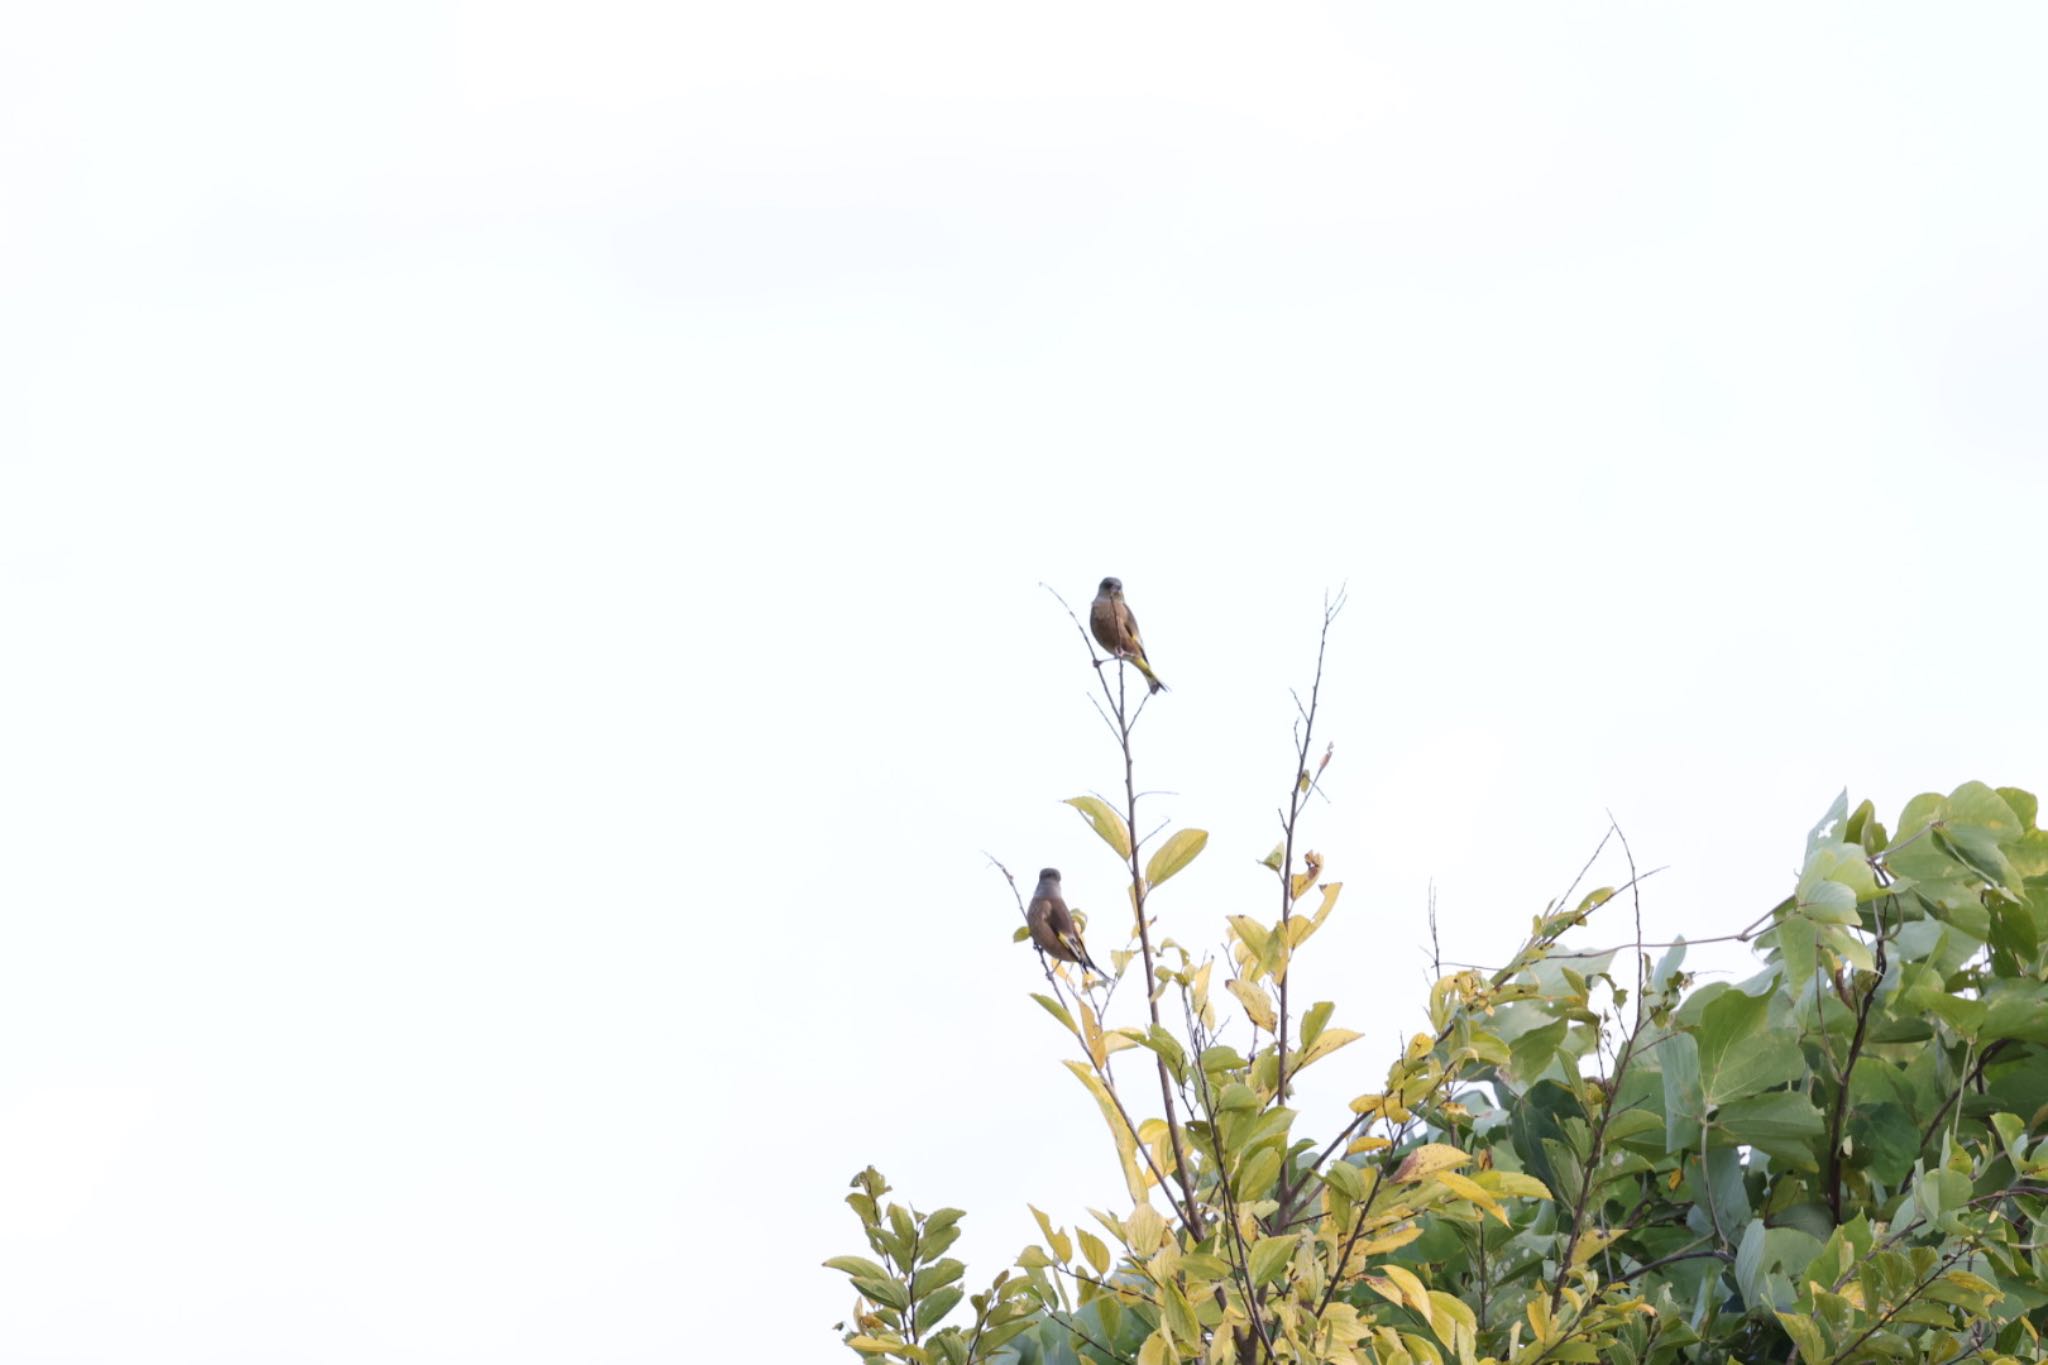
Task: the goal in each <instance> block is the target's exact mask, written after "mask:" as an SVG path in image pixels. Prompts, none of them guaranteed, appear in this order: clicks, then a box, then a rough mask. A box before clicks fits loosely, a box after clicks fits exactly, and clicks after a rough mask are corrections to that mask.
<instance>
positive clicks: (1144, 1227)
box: [1124, 1204, 1166, 1256]
mask: <svg viewBox="0 0 2048 1365" xmlns="http://www.w3.org/2000/svg"><path fill="white" fill-rule="evenodd" d="M1124 1232H1125V1234H1126V1235H1127V1236H1128V1237H1129V1238H1130V1248H1131V1250H1132V1251H1134V1252H1136V1253H1137V1254H1138V1255H1140V1256H1150V1255H1151V1254H1152V1253H1153V1252H1155V1251H1157V1250H1159V1244H1160V1243H1161V1242H1163V1241H1165V1240H1166V1220H1165V1219H1164V1218H1161V1217H1160V1216H1159V1210H1158V1209H1155V1208H1153V1207H1152V1206H1151V1205H1150V1204H1140V1205H1138V1207H1136V1208H1134V1209H1132V1210H1131V1216H1130V1217H1129V1218H1126V1219H1125V1220H1124Z"/></svg>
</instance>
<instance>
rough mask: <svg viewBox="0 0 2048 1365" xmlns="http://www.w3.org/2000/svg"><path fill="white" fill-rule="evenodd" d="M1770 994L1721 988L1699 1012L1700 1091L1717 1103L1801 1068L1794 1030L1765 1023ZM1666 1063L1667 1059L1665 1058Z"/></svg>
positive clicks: (1712, 1103)
mask: <svg viewBox="0 0 2048 1365" xmlns="http://www.w3.org/2000/svg"><path fill="white" fill-rule="evenodd" d="M1770 1008H1771V997H1769V996H1768V995H1744V994H1743V993H1742V992H1741V991H1736V990H1731V991H1726V992H1723V993H1722V994H1721V995H1720V996H1718V997H1716V998H1715V1000H1714V1002H1713V1003H1712V1004H1710V1005H1708V1006H1707V1008H1706V1012H1705V1013H1704V1014H1703V1015H1702V1016H1701V1018H1700V1027H1699V1051H1700V1095H1701V1098H1702V1099H1703V1100H1704V1101H1705V1102H1706V1103H1707V1104H1708V1105H1709V1106H1715V1105H1722V1104H1726V1103H1728V1101H1730V1100H1733V1099H1739V1098H1741V1097H1742V1096H1744V1095H1752V1094H1755V1093H1756V1092H1757V1091H1759V1090H1763V1089H1765V1088H1767V1087H1769V1086H1773V1085H1782V1084H1784V1083H1786V1082H1787V1081H1794V1080H1798V1079H1799V1078H1801V1077H1802V1076H1804V1075H1805V1074H1806V1061H1805V1058H1804V1057H1803V1056H1801V1054H1800V1051H1799V1035H1798V1034H1797V1033H1796V1032H1794V1031H1793V1030H1792V1029H1790V1028H1775V1029H1772V1028H1766V1027H1765V1018H1766V1016H1767V1015H1768V1014H1769V1013H1770ZM1666 1064H1667V1065H1668V1064H1669V1063H1668V1060H1667V1063H1666Z"/></svg>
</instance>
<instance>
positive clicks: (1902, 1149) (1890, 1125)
mask: <svg viewBox="0 0 2048 1365" xmlns="http://www.w3.org/2000/svg"><path fill="white" fill-rule="evenodd" d="M1848 1133H1849V1140H1850V1143H1851V1147H1852V1151H1851V1155H1850V1158H1849V1163H1848V1164H1849V1165H1850V1167H1852V1168H1855V1169H1862V1170H1868V1171H1869V1172H1870V1174H1871V1177H1872V1178H1873V1179H1876V1180H1879V1181H1882V1182H1883V1183H1884V1184H1886V1185H1888V1186H1891V1187H1893V1188H1897V1186H1898V1185H1899V1184H1900V1182H1902V1181H1903V1180H1905V1178H1906V1177H1907V1176H1908V1175H1910V1174H1912V1171H1913V1159H1914V1158H1915V1157H1917V1156H1919V1155H1920V1130H1919V1128H1917V1127H1915V1126H1914V1123H1913V1120H1912V1117H1911V1116H1910V1115H1908V1114H1907V1113H1906V1111H1905V1110H1904V1109H1903V1108H1901V1107H1900V1106H1898V1105H1896V1104H1892V1103H1890V1102H1889V1101H1887V1102H1883V1103H1879V1104H1873V1105H1867V1106H1866V1105H1858V1106H1857V1107H1856V1108H1855V1109H1854V1110H1853V1111H1852V1112H1851V1113H1850V1115H1849V1123H1848Z"/></svg>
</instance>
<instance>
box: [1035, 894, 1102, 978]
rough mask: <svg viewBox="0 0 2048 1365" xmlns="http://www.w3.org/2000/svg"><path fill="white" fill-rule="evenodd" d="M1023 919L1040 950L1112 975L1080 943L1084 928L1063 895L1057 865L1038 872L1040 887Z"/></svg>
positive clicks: (1095, 971) (1091, 969)
mask: <svg viewBox="0 0 2048 1365" xmlns="http://www.w3.org/2000/svg"><path fill="white" fill-rule="evenodd" d="M1024 922H1025V923H1026V924H1027V925H1029V926H1030V927H1031V941H1032V942H1033V943H1035V944H1037V945H1038V950H1039V951H1040V952H1042V953H1049V954H1051V955H1052V956H1053V957H1056V958H1058V959H1059V960H1060V961H1062V962H1076V963H1079V964H1080V965H1081V966H1083V967H1086V968H1087V969H1088V970H1089V971H1091V972H1094V973H1095V974H1096V975H1097V976H1108V975H1109V973H1108V972H1105V971H1103V970H1102V968H1100V967H1098V966H1096V965H1095V962H1094V960H1093V959H1092V958H1090V957H1089V956H1088V950H1087V949H1086V948H1084V947H1082V946H1081V931H1080V930H1079V929H1078V928H1076V927H1075V925H1074V916H1073V914H1072V913H1071V912H1070V911H1069V910H1068V909H1067V902H1066V900H1065V899H1064V898H1063V897H1062V896H1061V895H1060V870H1059V869H1058V868H1056V867H1048V868H1044V869H1042V870H1041V871H1040V872H1039V874H1038V889H1037V890H1036V891H1033V892H1032V893H1031V905H1030V907H1029V908H1027V909H1026V910H1025V911H1024Z"/></svg>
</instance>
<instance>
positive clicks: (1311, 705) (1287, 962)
mask: <svg viewBox="0 0 2048 1365" xmlns="http://www.w3.org/2000/svg"><path fill="white" fill-rule="evenodd" d="M1342 610H1344V590H1343V589H1342V588H1339V589H1338V590H1337V596H1336V597H1335V599H1331V598H1329V597H1325V598H1324V599H1323V628H1322V631H1321V633H1320V634H1318V635H1317V637H1316V675H1315V681H1314V682H1312V683H1311V684H1310V685H1309V689H1308V705H1307V706H1306V707H1304V706H1303V705H1302V704H1301V697H1300V696H1299V695H1298V694H1297V695H1296V696H1295V699H1294V706H1295V709H1296V710H1297V711H1299V712H1300V713H1301V722H1300V724H1298V725H1297V726H1296V727H1295V747H1294V770H1293V771H1292V772H1290V773H1289V774H1288V777H1287V819H1286V821H1285V822H1284V823H1285V827H1286V831H1287V833H1286V837H1285V838H1284V839H1283V840H1282V852H1281V855H1280V933H1281V935H1282V939H1283V944H1284V947H1283V950H1282V956H1281V959H1280V979H1279V981H1278V983H1277V984H1278V986H1279V988H1280V991H1279V994H1280V1015H1279V1027H1278V1028H1277V1029H1276V1030H1275V1031H1274V1034H1273V1048H1274V1062H1275V1063H1276V1065H1275V1066H1274V1068H1273V1103H1274V1104H1276V1105H1284V1104H1286V1103H1287V983H1288V978H1289V977H1291V976H1292V975H1293V972H1292V971H1291V970H1290V968H1291V967H1292V965H1293V962H1292V959H1293V955H1294V952H1293V949H1294V945H1293V940H1292V935H1291V934H1289V932H1288V926H1289V925H1290V924H1291V923H1292V922H1293V919H1294V836H1295V832H1296V830H1297V829H1298V827H1299V826H1300V824H1301V805H1302V801H1303V800H1304V799H1305V798H1306V797H1307V795H1308V792H1309V789H1310V788H1311V787H1313V786H1314V785H1315V778H1312V777H1311V776H1310V775H1309V771H1308V751H1309V749H1310V748H1311V747H1312V746H1313V745H1314V743H1315V732H1316V711H1317V708H1318V707H1319V706H1320V704H1321V702H1322V695H1323V663H1324V661H1325V660H1326V659H1327V658H1328V657H1329V653H1330V625H1331V623H1332V622H1334V621H1335V620H1336V619H1337V613H1338V612H1340V611H1342ZM1325 761H1326V762H1327V761H1328V759H1327V755H1326V756H1325ZM1320 774H1321V770H1320V769H1318V771H1317V776H1320ZM1291 1174H1292V1172H1291V1171H1290V1170H1289V1169H1287V1167H1285V1166H1283V1167H1282V1168H1281V1171H1280V1190H1279V1194H1280V1206H1281V1208H1283V1209H1284V1208H1286V1206H1287V1204H1288V1189H1287V1185H1288V1177H1289V1176H1290V1175H1291ZM1283 1221H1284V1220H1283Z"/></svg>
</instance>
